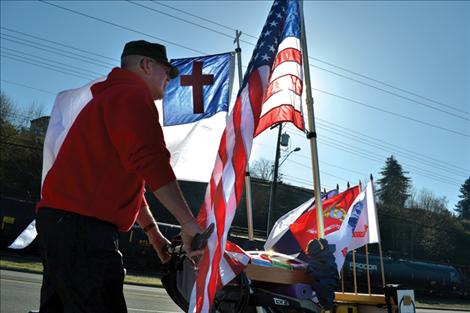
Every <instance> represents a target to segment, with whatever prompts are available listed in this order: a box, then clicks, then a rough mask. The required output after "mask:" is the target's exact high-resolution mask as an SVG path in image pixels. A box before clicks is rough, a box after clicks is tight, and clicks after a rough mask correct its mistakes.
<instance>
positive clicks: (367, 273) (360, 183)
mask: <svg viewBox="0 0 470 313" xmlns="http://www.w3.org/2000/svg"><path fill="white" fill-rule="evenodd" d="M359 190H360V191H361V192H362V182H361V180H359ZM364 235H365V234H364ZM367 245H368V244H367V243H366V246H365V250H366V251H365V253H366V275H367V292H368V293H369V294H371V292H370V271H369V248H368V246H367Z"/></svg>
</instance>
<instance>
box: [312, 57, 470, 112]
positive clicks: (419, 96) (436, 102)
mask: <svg viewBox="0 0 470 313" xmlns="http://www.w3.org/2000/svg"><path fill="white" fill-rule="evenodd" d="M309 59H312V60H315V61H318V62H321V63H324V64H327V65H329V66H331V67H335V68H337V69H340V70H342V71H345V72H348V73H351V74H354V75H357V76H359V77H362V78H365V79H368V80H371V81H373V82H376V83H379V84H382V85H384V86H387V87H390V88H393V89H395V90H399V91H401V92H404V93H407V94H409V95H412V96H415V97H418V98H421V99H424V100H427V101H429V102H433V103H435V104H439V105H441V106H444V107H446V108H449V109H452V110H455V111H458V112H460V113H464V114H470V112H467V111H465V110H461V109H459V108H456V107H454V106H451V105H448V104H445V103H442V102H439V101H436V100H433V99H431V98H428V97H425V96H421V95H419V94H417V93H414V92H411V91H408V90H406V89H403V88H400V87H396V86H393V85H391V84H388V83H386V82H384V81H381V80H378V79H375V78H372V77H370V76H367V75H364V74H361V73H358V72H355V71H352V70H349V69H347V68H345V67H342V66H339V65H335V64H333V63H330V62H327V61H324V60H321V59H318V58H314V57H311V56H309ZM319 69H320V68H319ZM333 74H336V73H333Z"/></svg>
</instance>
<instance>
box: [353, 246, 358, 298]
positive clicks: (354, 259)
mask: <svg viewBox="0 0 470 313" xmlns="http://www.w3.org/2000/svg"><path fill="white" fill-rule="evenodd" d="M352 262H353V277H354V293H356V294H357V276H356V250H353V251H352Z"/></svg>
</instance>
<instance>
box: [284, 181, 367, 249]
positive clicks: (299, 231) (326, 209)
mask: <svg viewBox="0 0 470 313" xmlns="http://www.w3.org/2000/svg"><path fill="white" fill-rule="evenodd" d="M359 192H360V191H359V186H355V187H352V188H349V189H347V190H346V191H344V192H342V193H339V194H337V195H336V196H334V197H332V198H330V199H328V200H325V201H324V202H323V224H324V226H325V236H326V235H328V234H330V233H332V232H334V231H337V230H338V229H339V228H340V227H341V223H342V222H343V220H344V218H345V216H346V214H347V213H348V210H349V208H350V206H351V204H352V203H353V201H354V199H356V197H357V195H358V194H359ZM290 230H291V232H292V234H293V235H294V237H295V239H297V241H298V243H299V245H300V247H301V248H302V249H303V250H304V251H305V252H307V246H308V243H309V242H310V241H311V240H313V239H316V238H317V210H316V209H315V208H313V209H311V210H309V211H307V212H306V213H305V214H303V215H302V216H301V217H299V218H298V219H297V221H295V222H294V223H292V224H291V225H290Z"/></svg>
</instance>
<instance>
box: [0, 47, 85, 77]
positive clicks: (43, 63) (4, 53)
mask: <svg viewBox="0 0 470 313" xmlns="http://www.w3.org/2000/svg"><path fill="white" fill-rule="evenodd" d="M0 54H1V55H2V56H6V57H15V58H17V59H18V60H26V61H29V62H35V63H37V64H41V65H46V66H50V67H52V68H58V69H60V70H63V71H68V72H70V73H73V74H77V75H83V76H86V73H83V72H79V71H77V70H74V69H71V68H65V67H63V66H60V65H57V64H50V63H46V62H42V61H39V60H35V59H31V58H29V57H25V56H18V55H15V54H13V53H11V52H4V51H3V52H1V53H0Z"/></svg>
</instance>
